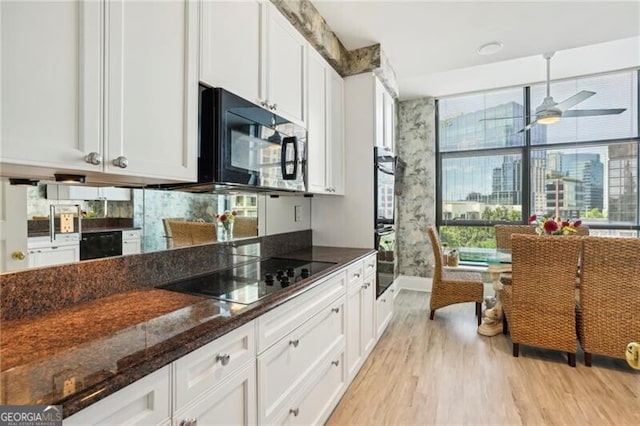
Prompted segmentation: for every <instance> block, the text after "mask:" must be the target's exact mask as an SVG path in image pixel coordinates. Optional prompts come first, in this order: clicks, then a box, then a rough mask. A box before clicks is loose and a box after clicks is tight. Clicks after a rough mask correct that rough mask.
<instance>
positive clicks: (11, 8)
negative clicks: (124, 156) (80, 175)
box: [0, 1, 103, 170]
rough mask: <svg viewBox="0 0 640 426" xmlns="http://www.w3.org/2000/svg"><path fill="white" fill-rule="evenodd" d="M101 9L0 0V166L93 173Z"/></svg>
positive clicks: (97, 133)
mask: <svg viewBox="0 0 640 426" xmlns="http://www.w3.org/2000/svg"><path fill="white" fill-rule="evenodd" d="M102 18H103V16H102V4H101V3H100V2H94V1H74V2H71V1H59V2H49V1H37V2H26V1H2V2H0V43H1V47H0V49H1V50H0V58H1V72H0V74H1V75H2V79H1V81H0V100H1V105H0V111H1V112H0V162H2V163H3V166H4V164H20V165H26V166H53V167H57V168H66V169H74V170H93V168H94V166H92V165H90V164H88V163H86V162H85V161H84V156H85V155H86V154H88V153H90V152H101V150H102V139H101V120H102V104H101V101H102V80H101V77H102V53H103V51H102V30H101V28H102Z"/></svg>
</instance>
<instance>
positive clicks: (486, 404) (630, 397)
mask: <svg viewBox="0 0 640 426" xmlns="http://www.w3.org/2000/svg"><path fill="white" fill-rule="evenodd" d="M428 299H429V297H428V294H427V293H419V292H413V291H402V292H401V293H400V294H399V295H398V297H397V299H396V302H395V303H396V304H395V312H394V317H393V319H392V321H391V323H390V325H389V327H388V328H387V330H386V332H385V333H384V335H383V336H382V337H381V339H380V341H379V342H378V345H377V346H376V348H375V349H374V351H373V353H372V354H371V355H370V357H369V359H368V360H367V362H366V363H365V365H364V366H363V367H362V369H361V370H360V373H359V374H358V376H357V377H356V378H355V379H354V381H353V383H352V384H351V386H350V387H349V389H348V390H347V392H346V393H345V395H344V397H343V398H342V400H341V401H340V404H339V405H338V406H337V407H336V409H335V410H334V412H333V414H332V415H331V417H330V418H329V420H328V422H327V424H328V425H342V424H353V425H356V424H357V425H373V424H385V425H417V424H442V425H461V424H466V425H479V424H485V425H518V424H525V425H543V424H544V425H548V424H570V425H573V424H575V425H584V424H592V425H627V424H628V425H638V424H639V423H640V372H638V371H635V370H632V369H631V368H629V367H628V366H627V364H626V363H625V362H624V361H622V360H613V359H611V358H605V357H599V356H595V355H594V357H593V367H591V368H588V367H585V366H584V364H583V362H584V357H583V356H582V353H581V352H579V353H578V355H577V362H578V365H577V367H576V368H571V367H569V366H568V365H567V361H566V355H564V354H562V353H559V352H555V351H546V350H543V349H536V348H533V347H528V346H522V345H521V347H520V357H519V358H514V357H513V356H512V355H511V340H510V339H509V338H508V337H507V336H503V335H502V334H500V335H498V336H495V337H483V336H480V335H478V334H477V333H476V318H475V316H474V305H473V304H472V303H464V304H459V305H454V306H450V307H447V308H442V309H441V310H438V311H437V312H436V316H435V320H434V321H429V319H428V306H429V300H428ZM638 338H639V339H640V336H638Z"/></svg>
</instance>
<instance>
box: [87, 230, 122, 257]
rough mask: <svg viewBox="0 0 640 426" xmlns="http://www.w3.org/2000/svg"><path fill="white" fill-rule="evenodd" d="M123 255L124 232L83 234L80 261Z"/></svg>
mask: <svg viewBox="0 0 640 426" xmlns="http://www.w3.org/2000/svg"><path fill="white" fill-rule="evenodd" d="M120 255H122V231H121V230H118V231H102V232H83V233H82V237H81V238H80V260H87V259H99V258H102V257H110V256H120Z"/></svg>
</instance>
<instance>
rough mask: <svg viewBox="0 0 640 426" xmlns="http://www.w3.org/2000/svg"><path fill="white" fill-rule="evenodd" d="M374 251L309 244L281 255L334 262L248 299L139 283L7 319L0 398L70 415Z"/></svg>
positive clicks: (262, 313) (5, 322)
mask: <svg viewBox="0 0 640 426" xmlns="http://www.w3.org/2000/svg"><path fill="white" fill-rule="evenodd" d="M372 253H374V252H373V250H370V249H351V248H334V247H311V248H307V249H299V250H295V251H292V252H289V253H284V254H281V255H280V257H287V258H296V259H302V260H311V261H322V262H332V263H335V265H333V266H331V267H329V268H327V269H325V270H324V271H322V272H320V273H317V274H315V275H312V276H311V277H309V278H306V279H303V280H301V281H299V282H296V283H294V284H292V285H290V286H289V287H287V288H283V289H282V290H281V291H279V292H277V293H274V294H270V295H269V296H268V297H265V298H264V299H261V300H260V301H258V302H255V303H253V304H250V305H241V304H237V303H229V302H222V301H219V300H216V299H211V298H205V297H199V296H193V295H188V294H181V293H176V292H171V291H166V290H161V289H156V288H140V289H133V290H129V291H124V292H119V293H116V294H112V295H109V296H106V297H101V298H97V299H95V300H91V301H87V302H83V303H79V304H75V305H72V306H69V307H66V308H64V309H59V310H55V311H53V312H48V313H45V314H42V315H37V316H32V317H29V318H22V319H15V320H10V321H3V322H2V334H1V337H0V339H1V342H2V345H1V348H2V349H1V354H0V359H1V374H2V386H1V387H0V401H1V402H2V403H3V404H62V405H63V413H64V417H68V416H70V415H72V414H73V413H76V412H78V411H79V410H82V409H83V408H85V407H88V406H90V405H92V404H94V403H95V402H97V401H99V400H101V399H103V398H105V397H107V396H108V395H110V394H112V393H114V392H116V391H118V390H119V389H122V388H124V387H125V386H127V385H129V384H131V383H134V382H136V381H137V380H139V379H141V378H143V377H145V376H147V375H149V374H151V373H153V372H155V371H157V370H158V369H161V368H162V367H164V366H167V365H168V364H170V363H172V362H174V361H176V360H178V359H180V358H182V357H184V356H185V355H187V354H189V353H190V352H192V351H194V350H196V349H198V348H200V347H202V346H204V345H206V344H208V343H210V342H212V341H214V340H215V339H217V338H219V337H221V336H223V335H225V334H227V333H229V332H231V331H233V330H235V329H238V328H239V327H241V326H243V325H244V324H247V323H248V322H250V321H252V320H254V319H256V318H258V317H260V316H261V315H264V314H265V313H267V312H269V311H271V310H273V309H275V308H277V307H278V306H281V305H283V304H285V303H286V302H288V301H291V300H293V299H295V298H296V297H298V296H300V295H302V294H304V293H306V292H308V291H309V290H311V289H313V288H314V287H315V286H316V285H317V284H319V283H321V282H322V281H323V279H325V278H327V277H329V276H331V275H332V274H334V273H335V272H337V271H340V270H341V269H345V268H346V267H347V266H348V265H350V264H352V263H353V262H356V261H358V260H361V259H364V258H365V257H367V256H370V255H371V254H372ZM242 261H244V262H251V261H252V260H251V259H247V258H243V260H242ZM233 266H237V265H233ZM359 276H360V275H358V277H359ZM159 284H162V283H158V285H159Z"/></svg>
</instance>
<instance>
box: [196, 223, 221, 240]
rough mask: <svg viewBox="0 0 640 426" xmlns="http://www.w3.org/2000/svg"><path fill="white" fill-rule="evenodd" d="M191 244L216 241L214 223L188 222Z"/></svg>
mask: <svg viewBox="0 0 640 426" xmlns="http://www.w3.org/2000/svg"><path fill="white" fill-rule="evenodd" d="M189 228H190V229H191V242H192V244H206V243H213V242H215V241H216V224H215V223H206V222H190V223H189Z"/></svg>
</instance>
